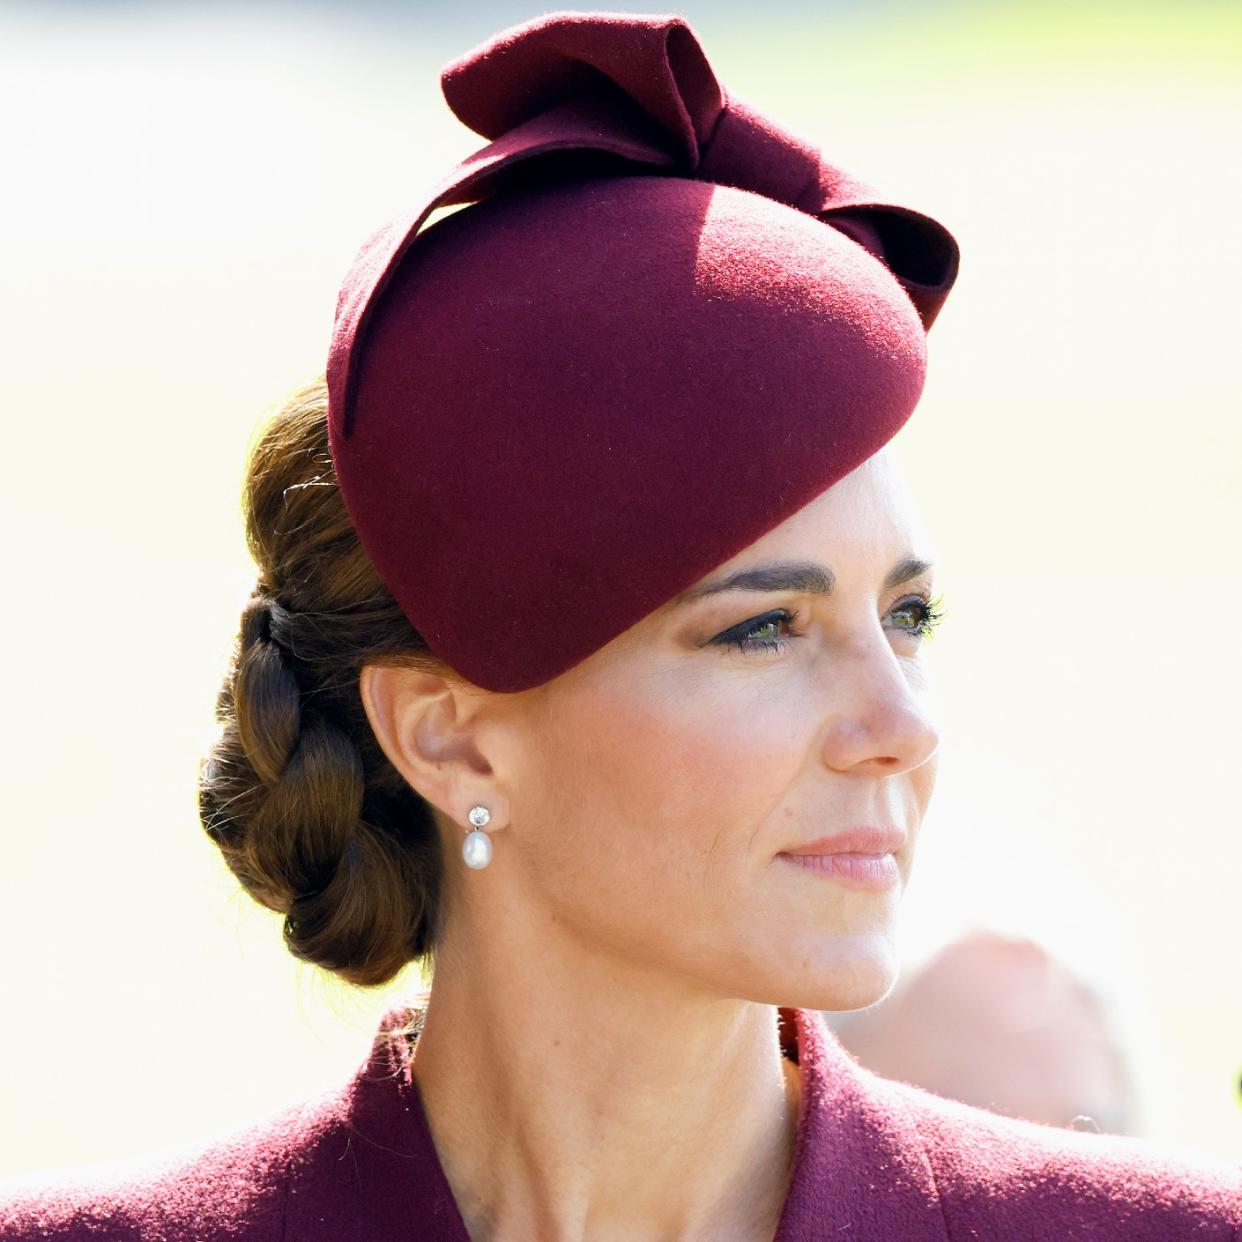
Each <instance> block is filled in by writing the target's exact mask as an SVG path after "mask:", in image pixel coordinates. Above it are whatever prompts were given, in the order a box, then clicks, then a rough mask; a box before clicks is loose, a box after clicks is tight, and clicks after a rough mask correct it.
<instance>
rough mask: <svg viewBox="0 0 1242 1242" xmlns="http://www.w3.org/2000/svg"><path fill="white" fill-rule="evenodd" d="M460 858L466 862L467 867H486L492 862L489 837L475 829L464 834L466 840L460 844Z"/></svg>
mask: <svg viewBox="0 0 1242 1242" xmlns="http://www.w3.org/2000/svg"><path fill="white" fill-rule="evenodd" d="M461 856H462V857H463V858H464V859H465V860H466V866H467V867H474V868H476V869H477V868H479V867H486V866H487V864H488V863H489V862H491V861H492V839H491V837H489V836H488V835H487V833H486V832H480V831H479V830H478V829H477V828H476V829H475V831H474V832H468V833H466V839H465V840H464V841H463V842H462V843H461Z"/></svg>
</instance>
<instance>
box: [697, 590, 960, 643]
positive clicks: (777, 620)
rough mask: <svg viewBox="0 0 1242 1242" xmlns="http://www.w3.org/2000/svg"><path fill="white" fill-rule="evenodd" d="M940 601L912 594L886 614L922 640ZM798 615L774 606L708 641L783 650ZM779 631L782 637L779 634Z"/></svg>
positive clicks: (937, 617) (938, 616) (939, 612)
mask: <svg viewBox="0 0 1242 1242" xmlns="http://www.w3.org/2000/svg"><path fill="white" fill-rule="evenodd" d="M942 603H943V597H942V596H939V595H937V596H936V597H935V598H934V599H930V600H929V599H927V598H926V597H925V596H922V595H913V596H910V597H909V598H908V599H903V600H901V601H900V602H899V603H898V604H896V605H895V606H894V607H893V608H892V610H891V611H890V612H889V616H891V617H894V618H904V620H903V621H901V623H900V624H898V625H897V627H896V628H897V630H898V632H900V633H902V634H913V635H914V636H915V637H916V638H917V639H918V640H919V642H920V643H922V642H925V641H926V640H927V639H929V638H930V637H931V635H932V631H933V630H935V628H936V626H938V625H939V624H940V622H941V620H942V619H943V617H944V611H943V609H942V608H941V604H942ZM801 615H802V614H801V613H800V612H798V611H796V610H795V611H793V612H790V611H788V610H786V609H784V608H776V609H773V610H772V611H771V612H765V613H763V614H762V615H761V616H758V617H752V618H751V619H750V620H749V621H743V622H742V624H741V625H735V626H733V627H731V628H730V629H727V630H725V631H724V632H723V633H722V634H718V635H717V636H716V637H715V638H713V639H712V644H714V645H717V646H721V647H724V648H726V649H727V648H729V647H736V648H737V649H738V650H739V651H742V652H752V651H783V650H784V649H785V648H786V647H787V646H788V645H789V642H790V641H791V640H792V639H794V638H797V637H798V635H797V634H796V633H793V632H791V630H790V627H791V626H792V625H793V624H794V622H795V621H797V620H798V618H799V617H800V616H801ZM782 631H783V632H784V634H785V635H786V636H785V637H781V636H780V635H781V633H782Z"/></svg>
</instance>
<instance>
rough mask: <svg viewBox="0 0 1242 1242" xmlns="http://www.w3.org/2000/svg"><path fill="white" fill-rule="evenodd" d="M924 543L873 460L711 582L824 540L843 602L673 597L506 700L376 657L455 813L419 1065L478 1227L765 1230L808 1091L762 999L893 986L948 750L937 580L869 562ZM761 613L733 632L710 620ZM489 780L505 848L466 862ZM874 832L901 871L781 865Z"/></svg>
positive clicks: (443, 807)
mask: <svg viewBox="0 0 1242 1242" xmlns="http://www.w3.org/2000/svg"><path fill="white" fill-rule="evenodd" d="M911 556H915V557H921V558H922V559H923V560H926V561H930V560H932V559H933V557H932V551H931V549H930V547H929V545H928V541H927V539H926V537H925V534H924V532H923V531H922V529H921V528H920V526H919V524H918V521H917V518H916V515H915V511H914V507H913V504H912V502H911V500H910V497H909V493H908V491H907V489H906V487H905V484H904V482H903V481H902V479H901V477H900V475H899V473H898V471H897V468H896V466H895V464H894V462H893V461H892V459H891V458H890V456H889V455H888V454H887V452H881V453H879V454H877V455H876V456H874V457H872V458H870V459H869V460H868V461H867V462H865V463H864V464H863V465H862V466H860V467H859V468H858V469H857V470H855V471H854V472H852V473H851V474H849V475H847V476H846V477H845V478H844V479H842V480H841V481H840V482H838V483H837V484H835V485H834V486H833V487H831V488H829V489H828V490H827V491H825V492H823V493H822V494H821V495H820V496H818V497H817V498H816V499H815V500H814V501H812V502H811V503H810V504H808V505H807V506H805V507H804V508H803V509H801V510H799V511H798V512H797V513H795V514H794V515H793V516H792V517H790V518H789V519H787V520H786V521H784V522H782V523H781V524H780V525H779V526H776V527H774V528H773V529H772V530H770V531H769V532H767V534H765V535H764V536H763V537H762V538H760V539H759V540H757V541H756V542H754V543H753V544H751V545H750V546H749V547H747V548H745V549H743V550H742V551H741V552H739V553H738V554H737V555H736V556H735V557H733V558H732V559H731V560H729V561H726V562H725V563H724V564H722V565H720V566H718V567H717V568H716V569H714V570H713V571H712V572H711V573H710V574H708V575H706V576H705V577H704V579H703V580H702V581H703V582H713V581H716V580H717V579H719V578H720V577H722V576H724V575H725V574H727V573H729V572H731V571H733V570H738V569H743V568H751V567H754V566H756V565H758V564H760V563H764V562H769V561H774V560H782V561H783V560H793V561H798V562H815V563H818V564H821V565H824V566H827V567H828V568H830V570H831V572H832V574H833V575H835V584H834V586H833V589H832V590H831V592H830V593H827V594H824V593H813V592H809V591H807V590H796V589H791V588H782V589H774V590H765V591H763V592H755V591H747V590H731V591H727V592H724V593H720V594H714V595H708V596H705V597H702V598H698V599H695V600H692V601H690V602H684V603H679V602H678V601H676V600H670V601H669V602H668V603H667V604H666V605H665V606H663V607H661V608H659V609H657V610H656V611H654V612H652V613H651V614H649V615H648V616H646V617H644V618H643V619H642V620H641V621H640V622H639V623H638V624H636V625H634V626H632V627H631V628H630V629H628V630H626V631H625V632H624V633H623V634H621V635H619V636H618V637H617V638H616V639H614V640H613V641H612V642H611V643H609V644H608V645H607V646H605V647H603V648H602V649H600V650H599V651H597V652H595V653H594V654H593V655H592V656H590V657H589V658H588V659H586V660H585V661H583V662H582V663H581V664H579V665H577V666H575V667H574V668H572V669H570V670H568V671H567V672H565V673H563V674H562V675H561V676H559V677H557V678H554V679H553V680H552V681H551V682H548V683H546V684H545V685H543V686H539V687H536V688H535V689H533V690H529V691H522V692H519V693H516V694H496V693H492V692H489V691H484V690H481V689H479V688H478V687H474V686H469V685H463V684H462V683H461V682H459V681H456V680H453V679H446V678H442V677H438V676H436V675H434V674H429V673H423V672H415V671H411V670H400V669H391V668H380V667H376V666H368V667H367V668H365V669H364V670H363V673H362V677H361V682H360V689H361V692H362V696H363V702H364V704H365V706H366V710H367V714H368V717H369V719H370V721H371V724H372V727H373V728H374V729H375V732H376V736H377V737H378V739H379V740H380V743H381V745H382V746H383V747H384V750H385V752H386V753H387V754H388V756H389V757H390V759H391V760H392V761H393V763H394V764H395V765H396V766H397V768H398V769H399V770H400V771H401V772H402V773H403V774H404V776H405V777H406V779H407V780H409V782H410V783H411V784H412V785H413V786H414V787H415V788H416V789H417V790H418V791H419V792H420V793H421V794H422V795H423V796H424V797H425V798H427V799H428V801H429V802H430V803H431V804H432V805H433V806H434V807H435V808H436V817H437V821H438V825H439V828H440V831H441V834H442V841H443V846H444V857H445V860H446V866H447V873H446V879H445V885H446V887H445V897H446V902H447V905H446V911H447V917H446V921H445V931H444V938H443V941H442V944H441V947H440V950H439V956H438V959H437V962H436V970H435V977H434V981H433V984H432V991H431V998H430V1002H429V1005H428V1010H427V1019H426V1024H425V1026H424V1029H423V1032H422V1035H421V1037H420V1039H419V1043H418V1050H417V1054H416V1057H415V1066H414V1073H415V1078H416V1081H417V1083H418V1087H419V1091H420V1093H421V1095H422V1098H423V1102H424V1106H425V1108H426V1111H427V1115H428V1121H429V1124H430V1126H431V1130H432V1135H433V1138H434V1140H435V1145H436V1150H437V1152H438V1153H439V1156H440V1160H441V1163H442V1164H443V1166H444V1169H445V1172H446V1175H447V1177H448V1180H449V1184H450V1186H451V1188H452V1190H453V1194H454V1196H455V1198H456V1200H457V1203H458V1206H459V1208H460V1210H461V1212H462V1216H463V1219H464V1221H465V1223H466V1226H467V1228H468V1230H469V1232H470V1236H471V1238H472V1239H474V1242H517V1240H518V1239H522V1240H526V1239H530V1238H532V1237H537V1238H540V1239H541V1240H545V1242H580V1240H582V1239H586V1238H590V1239H591V1242H619V1240H621V1239H624V1240H625V1242H633V1240H634V1239H644V1240H646V1239H651V1240H668V1242H672V1240H673V1239H677V1240H678V1242H690V1240H700V1239H703V1240H705V1239H709V1238H710V1239H720V1238H722V1237H728V1238H730V1239H736V1240H738V1242H771V1239H772V1236H773V1234H774V1232H775V1230H776V1227H777V1223H778V1220H779V1217H780V1213H781V1209H782V1206H783V1204H784V1200H785V1196H786V1193H787V1191H788V1187H789V1177H790V1172H791V1167H792V1160H793V1156H794V1141H795V1136H796V1124H797V1119H798V1109H799V1099H798V1091H797V1086H798V1084H797V1075H796V1071H794V1069H793V1067H792V1066H791V1065H790V1063H789V1062H788V1061H786V1060H785V1059H784V1058H783V1057H782V1056H781V1053H780V1046H779V1042H778V1038H777V1025H776V1009H775V1006H776V1005H790V1006H800V1007H805V1008H819V1009H857V1008H861V1007H863V1006H866V1005H870V1004H873V1003H874V1002H875V1001H877V1000H879V999H881V998H882V997H883V996H885V995H886V994H887V993H888V992H889V991H890V990H891V989H892V987H893V985H894V984H895V982H896V972H897V960H898V959H897V951H896V945H895V933H896V928H895V923H896V916H897V913H898V909H899V905H900V901H901V896H902V893H903V892H904V890H905V887H906V885H907V883H908V881H909V875H910V868H911V865H912V861H913V855H914V848H915V843H916V840H917V836H918V830H919V826H920V824H921V822H922V819H923V816H924V813H925V811H926V808H927V804H928V802H929V800H930V798H931V794H932V789H933V786H934V783H935V771H936V751H937V747H938V744H939V736H938V733H937V731H936V728H935V726H934V725H933V723H932V720H931V715H930V712H929V698H930V695H929V691H928V687H927V679H926V656H925V654H924V651H923V647H924V645H925V638H924V637H923V635H922V633H920V632H919V626H918V622H919V621H920V619H921V618H922V617H924V616H925V615H926V614H925V611H923V609H924V603H923V601H926V600H928V599H931V598H932V597H933V586H932V579H931V574H930V571H927V572H923V573H921V574H918V575H917V576H915V577H913V578H910V579H909V580H907V581H904V582H901V583H899V584H897V585H895V586H889V587H886V586H884V585H883V583H884V580H885V578H886V576H887V575H888V574H889V572H890V570H892V569H893V567H894V565H896V564H897V563H899V562H901V561H904V560H906V559H907V558H908V557H911ZM780 609H784V610H786V612H788V613H794V612H796V613H797V614H798V615H797V617H796V618H795V619H794V620H793V621H792V622H789V621H788V620H787V619H786V618H785V617H783V616H781V615H779V614H778V615H777V616H775V617H773V616H772V614H773V612H774V610H780ZM468 622H469V619H468V618H465V619H463V624H468ZM748 622H753V623H754V624H752V625H751V627H750V630H749V631H748V632H747V637H748V638H749V640H750V646H749V648H748V649H747V650H745V651H743V650H739V649H738V647H737V646H736V645H734V644H732V643H731V642H730V641H729V639H728V638H724V639H721V640H720V641H715V642H713V640H714V639H717V638H718V636H720V635H722V634H723V633H724V632H725V631H732V632H733V634H732V636H733V637H737V636H739V634H740V633H741V631H742V630H745V627H746V623H748ZM568 623H569V622H568V621H567V622H566V624H568ZM529 638H530V641H531V642H538V641H539V635H538V634H532V635H530V636H529ZM773 641H779V642H780V644H781V645H780V648H779V649H776V650H774V649H770V647H765V646H763V645H762V644H763V643H768V644H771V643H772V642H773ZM477 803H482V804H483V805H484V806H486V807H488V809H489V810H490V811H491V813H492V819H491V822H490V823H489V824H488V826H487V831H488V832H489V833H490V834H491V838H492V844H493V848H494V857H493V859H492V862H491V863H490V865H489V866H487V867H486V868H483V869H482V870H477V871H474V870H470V869H469V868H467V867H466V866H465V864H464V863H463V862H462V861H461V843H462V840H463V839H464V836H465V833H466V832H467V831H469V829H470V824H469V821H468V818H467V815H468V812H469V810H470V808H471V807H472V806H474V805H475V804H477ZM863 825H875V826H893V825H895V826H897V827H898V828H900V829H902V830H903V831H904V832H905V833H906V834H907V839H906V843H905V844H904V845H903V846H902V847H901V849H900V850H898V851H897V854H896V858H897V863H898V868H899V870H900V873H901V880H900V882H899V884H897V885H896V886H894V887H892V888H890V889H887V890H884V891H880V892H877V891H860V890H856V889H847V888H845V887H844V886H842V885H839V884H838V883H836V882H835V881H832V880H830V879H827V878H826V877H824V876H822V875H817V874H814V873H812V872H809V871H806V870H804V869H802V868H800V867H797V866H796V865H794V864H791V863H790V862H789V861H788V860H787V859H785V858H781V857H779V854H780V852H781V851H782V850H786V849H790V848H794V847H796V846H798V845H800V844H803V843H806V842H808V841H810V840H812V839H814V838H816V837H819V836H823V835H826V834H829V833H833V832H836V831H839V830H842V829H845V828H848V827H854V826H863Z"/></svg>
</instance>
